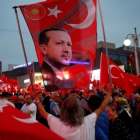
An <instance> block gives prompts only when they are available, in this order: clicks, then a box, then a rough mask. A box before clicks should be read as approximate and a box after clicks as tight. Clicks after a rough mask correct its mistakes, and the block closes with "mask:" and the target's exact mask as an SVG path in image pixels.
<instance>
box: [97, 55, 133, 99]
mask: <svg viewBox="0 0 140 140" xmlns="http://www.w3.org/2000/svg"><path fill="white" fill-rule="evenodd" d="M109 66H110V71H111V78H112V84H114V85H115V86H118V87H122V88H123V89H125V90H126V92H127V99H130V98H131V94H132V92H133V91H134V89H133V87H132V86H131V85H130V82H129V79H128V76H127V74H126V73H125V72H124V71H122V70H121V69H120V68H119V67H118V66H117V65H116V64H115V63H114V62H112V61H111V60H109ZM100 82H101V84H110V81H109V70H108V66H107V57H106V55H105V54H103V53H102V54H101V62H100Z"/></svg>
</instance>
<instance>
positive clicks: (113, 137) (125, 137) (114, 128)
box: [105, 104, 132, 140]
mask: <svg viewBox="0 0 140 140" xmlns="http://www.w3.org/2000/svg"><path fill="white" fill-rule="evenodd" d="M105 110H106V111H107V114H108V118H109V120H110V125H109V140H132V131H131V128H130V127H129V126H127V125H126V123H125V122H124V120H123V119H122V118H121V117H120V116H118V115H117V111H116V108H115V106H114V105H113V104H110V105H107V107H106V108H105Z"/></svg>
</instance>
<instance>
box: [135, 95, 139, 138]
mask: <svg viewBox="0 0 140 140" xmlns="http://www.w3.org/2000/svg"><path fill="white" fill-rule="evenodd" d="M134 102H135V104H134V107H135V113H134V129H135V133H134V140H140V95H139V94H138V93H137V94H135V96H134Z"/></svg>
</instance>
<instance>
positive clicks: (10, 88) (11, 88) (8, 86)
mask: <svg viewBox="0 0 140 140" xmlns="http://www.w3.org/2000/svg"><path fill="white" fill-rule="evenodd" d="M0 86H1V88H2V89H3V90H4V91H7V92H8V93H12V92H14V93H16V92H17V90H18V89H20V87H19V86H18V81H17V80H14V79H11V78H9V77H7V76H6V75H5V74H3V77H2V82H1V83H0Z"/></svg>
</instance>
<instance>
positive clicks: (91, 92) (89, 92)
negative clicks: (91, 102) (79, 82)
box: [88, 88, 97, 98]
mask: <svg viewBox="0 0 140 140" xmlns="http://www.w3.org/2000/svg"><path fill="white" fill-rule="evenodd" d="M88 95H89V96H88V98H90V97H91V96H92V95H97V90H96V88H93V89H92V90H89V91H88Z"/></svg>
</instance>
